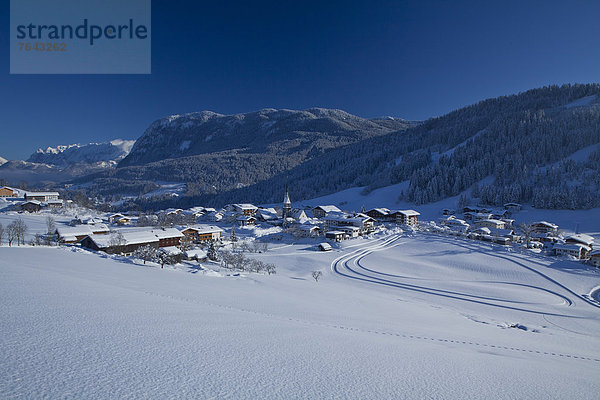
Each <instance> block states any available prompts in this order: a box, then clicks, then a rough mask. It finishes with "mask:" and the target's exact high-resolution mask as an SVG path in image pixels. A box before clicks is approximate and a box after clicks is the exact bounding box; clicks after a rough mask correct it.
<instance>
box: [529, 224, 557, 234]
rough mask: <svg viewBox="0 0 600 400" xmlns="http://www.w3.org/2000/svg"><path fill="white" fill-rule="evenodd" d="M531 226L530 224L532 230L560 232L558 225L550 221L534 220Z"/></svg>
mask: <svg viewBox="0 0 600 400" xmlns="http://www.w3.org/2000/svg"><path fill="white" fill-rule="evenodd" d="M529 226H530V228H531V230H532V232H540V233H552V234H557V233H558V225H554V224H552V223H550V222H546V221H539V222H534V223H532V224H531V225H529Z"/></svg>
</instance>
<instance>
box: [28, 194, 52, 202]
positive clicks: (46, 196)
mask: <svg viewBox="0 0 600 400" xmlns="http://www.w3.org/2000/svg"><path fill="white" fill-rule="evenodd" d="M58 197H59V194H58V192H25V200H37V201H48V200H58Z"/></svg>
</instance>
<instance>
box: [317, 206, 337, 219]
mask: <svg viewBox="0 0 600 400" xmlns="http://www.w3.org/2000/svg"><path fill="white" fill-rule="evenodd" d="M312 212H313V216H314V217H315V218H323V217H326V216H327V215H328V214H330V213H341V212H342V210H340V209H339V208H337V207H336V206H317V207H314V208H313V209H312Z"/></svg>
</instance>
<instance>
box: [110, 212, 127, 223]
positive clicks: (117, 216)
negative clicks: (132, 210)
mask: <svg viewBox="0 0 600 400" xmlns="http://www.w3.org/2000/svg"><path fill="white" fill-rule="evenodd" d="M121 218H125V216H124V215H123V214H119V213H117V214H112V215H109V216H108V223H109V224H114V223H116V222H117V220H119V219H121Z"/></svg>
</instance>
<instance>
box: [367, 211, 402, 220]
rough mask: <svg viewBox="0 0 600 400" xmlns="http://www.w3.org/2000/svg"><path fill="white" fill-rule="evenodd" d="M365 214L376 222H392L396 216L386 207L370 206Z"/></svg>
mask: <svg viewBox="0 0 600 400" xmlns="http://www.w3.org/2000/svg"><path fill="white" fill-rule="evenodd" d="M366 214H367V215H368V216H369V217H371V218H373V219H374V220H375V221H377V222H394V221H395V220H396V216H395V215H394V214H392V213H391V212H390V210H389V209H387V208H372V209H370V210H369V211H367V212H366Z"/></svg>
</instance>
